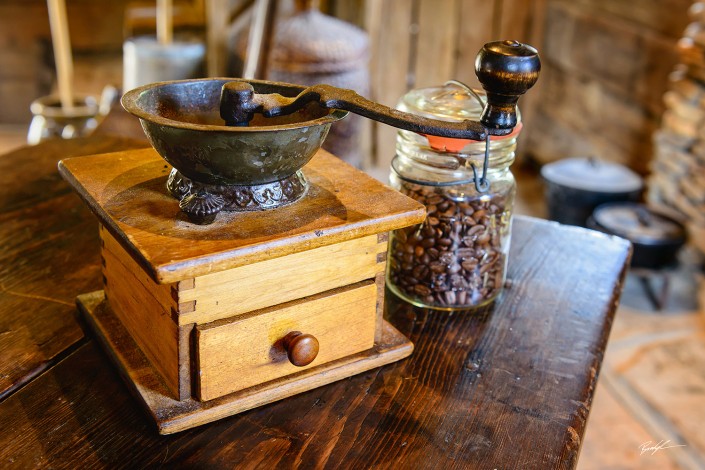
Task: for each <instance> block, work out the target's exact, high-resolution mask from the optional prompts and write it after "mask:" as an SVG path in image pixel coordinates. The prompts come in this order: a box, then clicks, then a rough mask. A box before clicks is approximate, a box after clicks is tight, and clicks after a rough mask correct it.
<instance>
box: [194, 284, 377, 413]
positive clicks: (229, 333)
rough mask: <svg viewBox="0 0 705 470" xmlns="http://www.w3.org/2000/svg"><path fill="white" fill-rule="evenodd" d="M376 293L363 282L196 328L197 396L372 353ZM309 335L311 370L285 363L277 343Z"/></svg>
mask: <svg viewBox="0 0 705 470" xmlns="http://www.w3.org/2000/svg"><path fill="white" fill-rule="evenodd" d="M376 301H377V287H376V285H375V284H374V282H372V281H365V282H361V283H358V284H355V285H354V286H351V287H349V288H341V289H335V290H333V291H330V292H325V293H323V294H318V295H316V296H312V297H307V298H305V299H301V300H297V301H294V302H290V303H288V304H285V305H283V306H276V307H272V308H268V309H265V310H261V311H257V312H252V313H251V314H248V315H243V316H241V317H238V318H236V319H235V320H232V321H231V320H223V321H219V322H214V323H211V324H207V325H200V326H197V327H196V343H197V346H196V351H197V352H196V354H197V357H198V359H197V366H196V367H197V370H198V374H197V377H198V388H197V390H198V396H199V398H200V399H201V400H204V401H207V400H212V399H214V398H218V397H221V396H223V395H226V394H228V393H231V392H235V391H239V390H243V389H246V388H249V387H252V386H254V385H258V384H262V383H266V382H269V381H270V380H274V379H278V378H281V377H284V376H287V375H290V374H294V373H296V372H299V371H302V370H305V369H310V368H314V367H316V366H319V365H321V364H326V363H328V362H330V361H334V360H336V359H341V358H343V357H345V356H349V355H352V354H355V353H359V352H362V351H365V350H367V349H370V348H372V346H373V345H374V338H375V323H376V321H375V320H376V319H377V315H376ZM291 331H301V332H303V333H307V334H311V335H313V336H314V337H316V339H317V340H318V342H319V344H320V351H319V353H318V355H317V356H316V359H315V360H314V361H313V362H312V363H311V364H309V365H307V366H304V367H297V366H295V365H293V364H292V363H291V362H289V359H288V358H287V356H286V350H285V349H284V347H283V346H282V345H281V340H282V338H284V336H286V335H287V333H289V332H291Z"/></svg>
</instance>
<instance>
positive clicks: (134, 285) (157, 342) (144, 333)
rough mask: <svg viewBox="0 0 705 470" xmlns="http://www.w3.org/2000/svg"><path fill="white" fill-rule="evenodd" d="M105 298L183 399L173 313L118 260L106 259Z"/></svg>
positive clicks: (104, 272)
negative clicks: (180, 387)
mask: <svg viewBox="0 0 705 470" xmlns="http://www.w3.org/2000/svg"><path fill="white" fill-rule="evenodd" d="M103 276H104V278H105V286H104V289H105V295H106V297H107V298H108V302H110V305H111V307H112V309H113V312H115V315H116V316H117V317H118V318H119V320H120V321H121V322H122V323H123V325H125V329H126V330H127V331H129V333H130V335H131V336H132V337H133V338H134V340H135V342H136V343H137V344H138V345H139V347H140V349H142V351H143V352H144V354H145V356H146V357H147V358H148V359H149V361H150V362H151V363H152V364H153V366H154V368H155V369H156V370H157V371H158V372H159V373H160V374H161V376H162V378H163V379H164V383H165V384H166V386H167V388H168V389H169V391H170V392H171V394H172V396H173V397H176V398H178V397H180V395H181V394H180V390H179V385H180V384H181V381H180V380H179V329H178V327H177V325H176V323H175V322H174V320H173V319H172V317H171V311H170V310H168V309H167V308H166V307H165V306H164V305H162V304H161V303H159V301H158V300H157V299H156V298H154V296H153V295H152V294H151V293H150V292H149V291H148V290H147V289H145V288H144V287H143V286H142V284H140V282H139V281H138V280H137V278H136V277H135V275H134V274H133V273H132V272H131V271H130V270H129V269H128V268H126V267H125V266H124V265H123V264H122V263H121V262H120V261H118V259H117V258H107V257H106V259H105V266H103Z"/></svg>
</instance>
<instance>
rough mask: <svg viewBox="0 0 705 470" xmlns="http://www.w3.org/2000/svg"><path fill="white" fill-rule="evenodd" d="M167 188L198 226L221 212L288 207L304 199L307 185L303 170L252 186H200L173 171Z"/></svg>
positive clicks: (211, 220)
mask: <svg viewBox="0 0 705 470" xmlns="http://www.w3.org/2000/svg"><path fill="white" fill-rule="evenodd" d="M166 187H167V189H168V190H169V192H170V193H171V195H172V196H174V197H175V198H176V199H178V200H179V207H180V208H181V210H182V211H184V212H185V213H186V215H188V217H189V219H190V220H191V221H192V222H194V223H197V224H210V223H212V222H213V221H214V220H215V216H216V215H218V212H220V211H236V212H250V211H261V210H267V209H274V208H276V207H282V206H286V205H288V204H291V203H293V202H296V201H298V200H299V199H301V198H302V197H303V196H304V195H305V194H306V191H307V190H308V183H307V182H306V178H304V175H303V173H302V172H301V170H299V171H297V172H296V173H294V174H293V175H291V176H289V177H287V178H284V179H283V180H279V181H274V182H272V183H266V184H256V185H249V186H240V185H213V184H205V183H199V182H198V181H194V180H192V179H190V178H187V177H186V176H184V175H182V174H181V173H180V172H179V171H178V170H177V169H176V168H174V169H172V170H171V173H170V174H169V179H168V180H167V183H166Z"/></svg>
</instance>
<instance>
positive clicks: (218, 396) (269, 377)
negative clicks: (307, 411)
mask: <svg viewBox="0 0 705 470" xmlns="http://www.w3.org/2000/svg"><path fill="white" fill-rule="evenodd" d="M59 167H60V172H61V174H62V175H63V176H64V178H65V179H66V180H67V181H69V183H70V184H71V185H72V186H73V187H74V188H75V189H76V191H77V192H78V193H79V195H80V196H81V197H82V198H83V200H84V201H85V202H86V203H87V204H88V205H89V207H90V208H91V210H92V211H93V212H94V213H95V215H96V216H97V217H98V221H99V224H100V225H99V226H100V238H101V245H102V263H103V281H104V290H102V291H99V292H93V293H89V294H85V295H81V296H79V297H78V304H79V307H80V309H81V310H82V312H83V313H84V314H85V316H86V318H87V320H88V323H89V325H90V326H91V327H92V329H93V330H94V331H95V333H96V336H97V337H98V339H99V340H100V341H101V342H102V343H103V345H104V346H105V348H106V350H107V351H108V353H109V355H110V356H111V357H112V359H113V360H114V361H115V362H116V363H117V365H118V367H119V369H120V371H121V373H122V375H123V376H124V378H125V379H126V381H127V383H128V384H129V385H130V387H131V388H132V389H133V391H134V392H135V394H136V396H137V398H138V399H139V401H140V402H141V403H142V404H144V405H145V406H146V409H147V410H148V411H149V413H150V414H151V416H152V417H153V419H154V421H155V422H156V424H157V426H158V429H159V432H160V433H162V434H170V433H174V432H178V431H182V430H185V429H188V428H191V427H194V426H198V425H201V424H204V423H207V422H211V421H214V420H217V419H220V418H223V417H226V416H229V415H233V414H236V413H239V412H242V411H244V410H248V409H251V408H254V407H257V406H260V405H263V404H266V403H270V402H273V401H276V400H280V399H282V398H286V397H288V396H291V395H294V394H297V393H300V392H304V391H306V390H310V389H312V388H315V387H318V386H321V385H324V384H328V383H330V382H333V381H336V380H340V379H343V378H346V377H349V376H351V375H354V374H357V373H360V372H363V371H366V370H369V369H372V368H375V367H378V366H381V365H384V364H388V363H390V362H393V361H397V360H399V359H402V358H404V357H406V356H408V355H409V354H411V352H412V349H413V345H412V344H411V342H410V341H409V340H408V339H407V338H405V337H404V336H403V335H402V334H401V333H399V332H398V331H397V330H396V329H395V328H394V327H392V326H391V325H390V324H389V323H387V322H386V321H385V320H384V319H383V318H382V311H383V293H384V272H385V264H386V253H387V232H388V231H390V230H394V229H398V228H402V227H406V226H409V225H413V224H417V223H420V222H422V221H423V219H424V217H425V209H424V208H423V206H421V205H420V204H419V203H417V202H415V201H413V200H412V199H410V198H407V197H406V196H403V195H402V194H400V193H398V192H396V191H393V190H391V189H390V188H388V187H386V186H384V185H383V184H381V183H379V182H377V181H375V180H374V179H372V178H370V177H369V176H367V175H365V174H364V173H362V172H360V171H358V170H356V169H355V168H353V167H351V166H349V165H347V164H346V163H344V162H342V161H341V160H339V159H337V158H336V157H334V156H332V155H330V154H329V153H327V152H325V151H324V150H319V151H318V152H317V153H316V155H315V156H314V157H313V159H312V160H311V161H310V162H309V163H308V164H307V165H306V166H305V167H304V173H305V175H306V178H307V179H308V184H309V189H308V192H307V193H306V195H305V196H304V197H303V198H301V199H300V200H299V201H297V202H295V203H293V204H290V205H287V206H284V207H279V208H276V209H273V210H265V211H253V212H221V213H220V214H218V217H217V218H216V220H215V221H214V222H213V223H211V224H209V225H198V224H194V223H192V222H191V221H190V220H189V219H188V218H187V217H186V216H185V215H184V213H183V212H182V211H180V208H179V201H178V200H177V199H175V198H173V197H172V196H171V195H169V193H168V192H167V190H166V188H165V182H166V180H167V177H168V175H169V172H170V170H171V167H170V166H169V165H167V164H166V163H165V161H164V160H163V159H162V158H161V157H160V156H159V155H158V154H157V153H156V152H155V151H154V150H153V149H144V150H134V151H132V150H131V151H125V152H119V153H114V154H105V155H95V156H88V157H77V158H69V159H66V160H64V161H62V162H60V165H59Z"/></svg>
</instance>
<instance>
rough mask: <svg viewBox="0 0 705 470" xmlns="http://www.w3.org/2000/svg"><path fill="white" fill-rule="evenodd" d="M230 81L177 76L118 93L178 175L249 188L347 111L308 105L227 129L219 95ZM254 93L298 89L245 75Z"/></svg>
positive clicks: (318, 139) (299, 159)
mask: <svg viewBox="0 0 705 470" xmlns="http://www.w3.org/2000/svg"><path fill="white" fill-rule="evenodd" d="M229 81H232V79H226V78H214V79H204V80H179V81H173V82H161V83H153V84H150V85H145V86H143V87H139V88H135V89H134V90H131V91H129V92H127V93H126V94H125V95H124V96H123V97H122V105H123V107H124V108H125V109H126V110H127V111H128V112H129V113H131V114H134V115H135V116H137V117H139V118H140V121H141V123H142V128H143V129H144V132H145V133H146V134H147V137H148V138H149V141H150V142H151V143H152V145H153V146H154V148H155V149H156V150H157V152H159V154H160V155H161V156H162V157H163V158H164V159H165V160H166V161H167V162H169V163H170V164H171V165H172V166H173V167H174V168H176V169H177V170H179V171H180V172H181V173H182V174H183V175H184V176H186V177H188V178H190V179H192V180H195V181H198V182H201V183H206V184H225V185H233V184H234V185H253V184H264V183H271V182H273V181H280V180H282V179H284V178H286V177H288V176H291V175H292V174H294V173H295V172H296V171H297V170H299V169H300V168H301V167H303V166H304V165H305V164H306V163H307V162H308V161H309V160H310V159H311V157H313V155H314V153H316V151H317V150H318V149H319V148H320V146H321V144H322V143H323V140H324V139H325V137H326V135H327V134H328V130H329V129H330V125H331V123H333V122H335V121H337V120H339V119H341V118H343V117H345V115H346V114H347V112H345V111H339V110H328V109H323V108H321V107H319V106H317V105H316V104H315V103H311V105H309V106H306V107H305V108H303V109H301V110H298V111H296V112H294V113H292V114H290V115H287V116H280V117H273V118H263V117H262V116H261V115H258V116H255V118H254V119H253V120H252V121H251V122H250V125H249V126H248V127H234V126H226V125H225V122H224V121H223V119H221V117H220V113H219V110H220V94H221V89H222V87H223V85H224V84H225V83H227V82H229ZM247 82H248V83H250V84H251V85H252V86H253V88H254V89H255V91H256V92H257V93H263V94H265V93H266V94H269V93H278V94H281V95H283V96H288V97H295V96H296V95H298V94H299V93H300V92H301V91H303V90H304V89H305V87H302V86H297V85H290V84H286V83H276V82H266V81H258V80H248V81H247Z"/></svg>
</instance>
